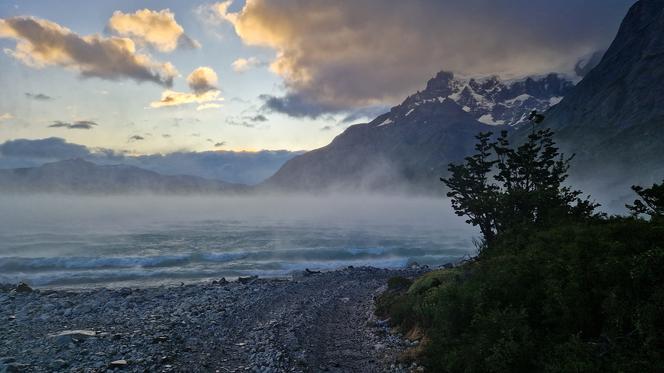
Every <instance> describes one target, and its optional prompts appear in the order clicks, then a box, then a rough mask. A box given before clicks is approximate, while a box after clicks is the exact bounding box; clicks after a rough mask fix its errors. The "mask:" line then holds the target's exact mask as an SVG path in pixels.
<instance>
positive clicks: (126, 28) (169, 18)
mask: <svg viewBox="0 0 664 373" xmlns="http://www.w3.org/2000/svg"><path fill="white" fill-rule="evenodd" d="M107 27H108V29H109V30H110V31H112V32H115V33H117V34H118V35H121V36H126V37H130V38H132V39H133V40H136V41H137V42H138V43H140V44H147V45H150V46H152V47H154V48H156V49H157V50H159V51H161V52H172V51H174V50H175V49H176V48H178V47H180V48H198V47H200V44H199V43H198V42H197V41H195V40H193V39H191V38H190V37H189V36H187V35H186V34H185V33H184V29H183V28H182V26H180V25H179V24H178V23H177V22H176V21H175V15H174V14H173V12H171V11H170V10H169V9H163V10H160V11H156V10H150V9H142V10H137V11H136V12H134V13H123V12H121V11H116V12H115V13H113V16H112V17H111V19H110V20H109V21H108V26H107Z"/></svg>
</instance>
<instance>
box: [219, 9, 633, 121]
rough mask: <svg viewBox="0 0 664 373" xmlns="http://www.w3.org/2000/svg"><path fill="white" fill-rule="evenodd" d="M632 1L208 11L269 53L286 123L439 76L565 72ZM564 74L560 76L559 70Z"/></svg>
mask: <svg viewBox="0 0 664 373" xmlns="http://www.w3.org/2000/svg"><path fill="white" fill-rule="evenodd" d="M632 3H633V0H613V1H611V2H607V1H606V0H588V1H583V2H581V1H577V0H559V1H545V0H534V1H533V0H505V1H500V2H498V1H495V0H468V1H457V0H415V1H385V0H358V1H345V2H335V1H327V0H312V1H306V2H305V1H301V0H279V1H268V0H246V2H245V4H244V6H243V7H242V8H241V9H240V10H238V11H236V12H233V11H229V7H230V5H231V1H224V2H221V3H216V4H213V5H212V6H211V7H212V9H213V10H214V11H215V12H216V15H217V19H218V20H220V21H223V22H227V23H229V24H230V25H232V27H233V29H234V30H235V33H236V34H237V35H238V36H239V37H240V39H241V40H242V41H243V42H244V43H245V44H246V45H250V46H263V47H268V48H271V49H273V50H274V51H275V52H276V58H275V59H274V60H273V61H271V64H270V69H271V70H272V71H273V72H275V73H276V74H278V75H279V76H281V77H282V78H283V81H284V88H285V91H286V94H285V95H284V96H281V97H275V96H271V97H270V96H264V99H265V100H266V101H265V104H266V107H267V108H270V109H272V110H276V111H281V112H285V113H288V114H291V115H294V116H309V117H315V116H318V115H320V114H321V113H326V112H328V113H329V112H339V111H348V110H352V109H355V108H361V107H368V106H374V105H385V104H394V103H396V102H398V101H399V100H401V99H403V97H405V96H406V95H408V94H410V93H412V92H415V91H416V90H417V89H419V88H421V87H422V86H423V85H424V84H425V82H426V80H427V79H428V78H430V77H431V76H433V75H435V73H436V72H438V71H440V70H443V69H445V70H452V71H454V72H456V73H458V74H460V75H487V74H498V75H502V76H514V77H516V76H523V75H527V74H540V73H547V72H550V71H560V72H571V71H572V70H573V66H574V63H575V62H576V60H577V59H578V56H580V55H584V54H586V53H589V52H592V51H594V50H598V49H601V48H602V47H605V46H606V45H608V43H609V42H610V41H611V38H612V37H613V36H614V35H615V31H616V30H617V27H618V25H619V22H620V20H621V19H622V17H623V16H624V15H625V13H626V10H627V8H628V7H629V5H631V4H632ZM563 70H564V71H563Z"/></svg>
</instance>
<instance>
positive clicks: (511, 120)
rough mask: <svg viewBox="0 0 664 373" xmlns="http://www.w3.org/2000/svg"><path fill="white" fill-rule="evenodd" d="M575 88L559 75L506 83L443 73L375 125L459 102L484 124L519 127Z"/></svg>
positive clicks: (496, 78) (551, 74) (500, 80)
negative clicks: (422, 109)
mask: <svg viewBox="0 0 664 373" xmlns="http://www.w3.org/2000/svg"><path fill="white" fill-rule="evenodd" d="M573 86H574V84H573V83H572V81H570V80H568V79H566V78H564V77H563V76H561V75H559V74H556V73H550V74H548V75H545V76H539V77H525V78H522V79H518V80H507V81H504V80H502V79H501V78H500V77H499V76H497V75H491V76H487V77H481V78H470V79H465V78H457V77H455V75H454V73H452V72H449V71H441V72H439V73H437V74H436V76H434V77H433V78H432V79H430V80H429V81H428V82H427V85H426V88H425V89H424V90H423V91H420V92H417V93H415V94H413V95H411V96H409V97H408V98H406V99H405V100H404V101H403V102H402V103H401V104H400V105H398V106H395V107H393V108H392V110H390V113H389V116H387V117H385V116H380V117H378V118H376V119H375V120H374V122H372V123H373V124H374V125H375V126H381V125H385V124H386V123H388V124H389V123H397V122H399V121H400V120H403V119H404V118H405V117H411V115H412V114H413V113H415V114H417V113H418V110H421V108H423V107H425V106H426V107H427V109H426V110H430V108H429V106H430V105H448V106H449V104H450V103H456V104H457V105H458V106H459V107H460V108H461V109H462V110H463V111H465V112H467V113H468V114H469V115H470V116H472V117H473V118H474V119H475V120H477V121H480V122H482V123H484V124H489V125H508V126H518V125H520V124H523V123H525V122H526V116H527V114H528V113H530V112H531V111H533V110H537V111H546V110H547V109H549V108H550V107H551V106H553V105H555V104H557V103H558V102H559V101H560V100H561V99H562V97H563V96H565V95H566V94H567V93H568V92H569V91H570V89H571V88H572V87H573ZM447 101H449V102H447ZM446 102H447V103H446ZM414 117H420V116H419V115H415V116H414Z"/></svg>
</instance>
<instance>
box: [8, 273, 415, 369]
mask: <svg viewBox="0 0 664 373" xmlns="http://www.w3.org/2000/svg"><path fill="white" fill-rule="evenodd" d="M422 271H423V269H420V268H412V269H403V270H386V269H376V268H365V267H363V268H351V267H349V268H347V269H344V270H338V271H331V272H323V273H306V272H305V273H302V274H300V275H296V276H294V277H293V278H292V279H288V280H284V279H258V278H253V277H252V278H243V279H242V282H240V281H230V282H228V281H225V280H223V281H215V282H207V283H197V284H190V285H183V286H161V287H150V288H138V289H135V288H121V289H105V288H102V289H90V290H76V291H71V290H49V289H44V290H39V289H37V290H28V289H26V288H25V287H24V286H19V287H20V289H21V291H16V289H17V288H19V287H17V286H8V285H0V318H1V320H0V372H14V371H18V372H23V371H30V372H33V371H34V372H53V371H55V372H60V371H66V372H105V371H123V372H125V371H126V372H145V371H149V372H185V371H186V372H319V371H329V372H389V371H395V372H406V371H410V370H412V369H414V368H417V369H418V370H421V368H419V367H408V368H406V367H404V366H402V365H400V364H399V363H398V361H397V357H398V355H399V353H400V352H401V351H403V350H404V349H405V348H406V347H408V346H409V343H408V342H407V341H404V340H402V339H401V338H400V337H399V336H398V335H394V334H391V333H390V331H389V329H388V327H387V325H386V323H385V322H381V321H380V320H376V319H375V317H374V316H373V309H372V308H373V297H374V296H375V295H376V294H377V292H378V291H380V289H381V288H382V287H384V286H385V284H386V281H387V279H388V278H390V277H392V276H397V275H398V276H407V277H413V276H415V275H417V274H420V273H421V272H422Z"/></svg>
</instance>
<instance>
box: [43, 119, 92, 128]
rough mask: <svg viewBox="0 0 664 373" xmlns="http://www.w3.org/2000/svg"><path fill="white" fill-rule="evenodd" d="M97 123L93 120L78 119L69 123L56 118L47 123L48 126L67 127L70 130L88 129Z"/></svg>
mask: <svg viewBox="0 0 664 373" xmlns="http://www.w3.org/2000/svg"><path fill="white" fill-rule="evenodd" d="M97 125H99V124H98V123H96V122H93V121H91V120H78V121H76V122H73V123H70V122H62V121H59V120H56V121H54V122H53V124H51V125H49V126H48V127H49V128H67V129H70V130H90V129H92V128H93V127H94V126H97Z"/></svg>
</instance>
